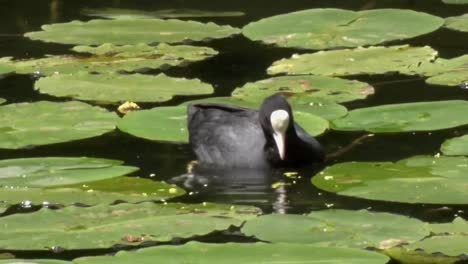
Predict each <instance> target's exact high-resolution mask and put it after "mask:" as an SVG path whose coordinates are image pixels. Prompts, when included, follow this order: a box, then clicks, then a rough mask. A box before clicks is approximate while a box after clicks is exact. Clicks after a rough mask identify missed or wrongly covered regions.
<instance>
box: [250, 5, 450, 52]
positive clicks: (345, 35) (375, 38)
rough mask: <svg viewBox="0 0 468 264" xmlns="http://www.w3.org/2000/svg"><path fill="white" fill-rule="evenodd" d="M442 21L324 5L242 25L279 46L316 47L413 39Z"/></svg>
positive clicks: (402, 12)
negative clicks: (355, 10) (323, 7)
mask: <svg viewBox="0 0 468 264" xmlns="http://www.w3.org/2000/svg"><path fill="white" fill-rule="evenodd" d="M443 23H444V20H443V19H442V18H440V17H436V16H432V15H429V14H426V13H421V12H415V11H412V10H402V9H373V10H365V11H359V12H354V11H350V10H343V9H333V8H326V9H309V10H303V11H298V12H293V13H288V14H282V15H277V16H273V17H268V18H264V19H261V20H259V21H256V22H253V23H250V24H248V25H247V26H245V27H244V28H243V29H242V33H243V34H244V35H245V36H247V37H248V38H250V39H253V40H260V41H263V42H265V43H268V44H275V45H278V46H281V47H295V48H303V49H315V50H319V49H330V48H337V47H359V46H364V45H375V44H379V43H383V42H387V41H391V40H400V39H407V38H412V37H416V36H419V35H423V34H427V33H430V32H432V31H435V30H437V29H438V28H439V27H441V26H442V25H443Z"/></svg>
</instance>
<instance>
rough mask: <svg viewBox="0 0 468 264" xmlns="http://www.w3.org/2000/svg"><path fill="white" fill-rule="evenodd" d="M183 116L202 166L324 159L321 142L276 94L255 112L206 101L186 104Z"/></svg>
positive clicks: (267, 164) (276, 164)
mask: <svg viewBox="0 0 468 264" xmlns="http://www.w3.org/2000/svg"><path fill="white" fill-rule="evenodd" d="M187 116H188V118H187V122H188V130H189V141H190V145H191V146H192V149H193V151H194V152H195V155H196V156H197V159H198V166H200V167H218V168H233V167H237V168H268V167H298V166H302V165H307V164H312V163H321V162H324V160H325V153H324V151H323V148H322V146H321V145H320V143H319V142H318V141H317V140H316V139H315V138H314V137H312V136H311V135H309V134H307V132H306V131H305V130H304V129H303V128H301V127H300V126H299V125H298V124H296V123H295V122H294V117H293V113H292V111H291V106H290V105H289V103H288V102H287V101H286V99H285V98H284V97H283V96H282V95H280V94H276V95H273V96H270V97H268V98H266V99H265V100H264V101H263V103H262V105H261V107H260V109H259V111H255V110H251V109H247V108H243V107H237V106H231V105H224V104H211V103H206V104H192V105H189V106H188V115H187Z"/></svg>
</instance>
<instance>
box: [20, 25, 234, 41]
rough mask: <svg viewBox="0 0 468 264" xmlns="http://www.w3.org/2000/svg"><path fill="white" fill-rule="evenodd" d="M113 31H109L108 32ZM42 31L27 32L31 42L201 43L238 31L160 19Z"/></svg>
mask: <svg viewBox="0 0 468 264" xmlns="http://www.w3.org/2000/svg"><path fill="white" fill-rule="evenodd" d="M109 29H112V30H109ZM42 30H43V31H37V32H29V33H26V34H25V36H26V37H28V38H30V39H33V40H42V41H46V42H57V43H63V44H82V45H100V44H104V43H112V44H118V45H125V44H138V43H154V42H166V43H179V42H184V41H187V40H193V41H202V40H207V39H214V38H224V37H228V36H230V35H234V34H237V33H239V32H240V30H239V29H237V28H233V27H230V26H219V25H216V24H214V23H206V24H204V23H199V22H195V21H182V20H175V19H172V20H162V19H116V20H103V19H94V20H90V21H87V22H81V21H72V22H68V23H58V24H50V25H43V26H42Z"/></svg>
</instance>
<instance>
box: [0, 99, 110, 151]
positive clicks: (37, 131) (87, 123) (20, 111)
mask: <svg viewBox="0 0 468 264" xmlns="http://www.w3.org/2000/svg"><path fill="white" fill-rule="evenodd" d="M31 117H34V118H31ZM117 120H118V117H117V115H116V114H114V113H111V112H108V111H107V110H105V109H103V108H100V107H95V106H91V105H88V104H85V103H82V102H65V103H56V102H46V101H40V102H34V103H18V104H8V105H4V106H0V148H9V149H18V148H24V147H31V146H38V145H47V144H53V143H60V142H67V141H72V140H78V139H84V138H90V137H95V136H99V135H102V134H104V133H107V132H110V131H112V130H114V128H115V125H116V123H117Z"/></svg>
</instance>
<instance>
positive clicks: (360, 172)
mask: <svg viewBox="0 0 468 264" xmlns="http://www.w3.org/2000/svg"><path fill="white" fill-rule="evenodd" d="M467 173H468V158H465V157H443V156H442V157H439V158H437V157H431V156H416V157H412V158H409V159H404V160H400V161H398V162H396V163H392V162H345V163H338V164H334V165H333V166H331V167H328V168H326V169H325V170H323V171H322V172H320V173H319V174H317V175H316V176H314V177H313V178H312V183H313V184H314V185H315V186H317V187H318V188H320V189H323V190H325V191H328V192H335V193H338V194H340V195H345V196H353V197H360V198H365V199H370V200H380V201H392V202H402V203H429V204H466V201H467V198H468V196H467V195H468V194H467V193H466V184H465V182H466V175H467Z"/></svg>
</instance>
